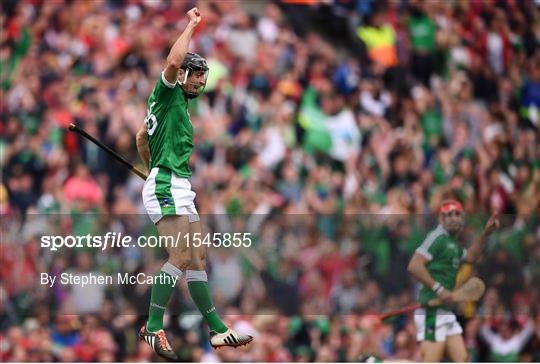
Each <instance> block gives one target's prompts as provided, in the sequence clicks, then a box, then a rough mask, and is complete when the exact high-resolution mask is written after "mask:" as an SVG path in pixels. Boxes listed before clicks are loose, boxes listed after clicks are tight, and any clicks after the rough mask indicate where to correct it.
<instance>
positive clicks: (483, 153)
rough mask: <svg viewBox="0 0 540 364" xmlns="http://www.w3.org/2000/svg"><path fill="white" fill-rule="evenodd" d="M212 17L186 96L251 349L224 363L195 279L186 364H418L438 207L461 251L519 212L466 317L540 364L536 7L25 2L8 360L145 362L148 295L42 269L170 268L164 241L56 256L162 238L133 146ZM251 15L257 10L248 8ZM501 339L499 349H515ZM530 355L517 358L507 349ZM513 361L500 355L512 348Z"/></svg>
mask: <svg viewBox="0 0 540 364" xmlns="http://www.w3.org/2000/svg"><path fill="white" fill-rule="evenodd" d="M194 5H197V6H198V7H199V9H200V11H201V13H202V16H203V21H202V23H201V24H200V25H199V27H198V28H197V30H196V32H195V34H194V37H193V40H192V41H191V50H193V51H196V52H197V53H199V54H201V55H202V56H204V57H206V59H207V61H208V64H209V67H210V74H209V78H208V83H207V86H206V89H205V94H204V95H203V96H202V97H200V98H198V99H196V100H194V101H193V102H191V105H190V107H191V109H190V114H191V118H192V121H193V124H194V128H195V138H196V139H195V145H196V148H195V151H194V153H193V155H192V158H191V167H192V170H193V177H192V180H191V183H192V186H193V189H194V191H195V192H196V193H197V197H196V204H197V207H198V210H199V213H200V214H201V215H202V216H203V221H204V222H205V224H206V227H207V229H208V231H230V232H246V231H249V232H251V233H253V236H254V241H255V244H254V247H253V248H251V249H245V248H244V249H211V251H210V257H209V277H210V278H209V279H210V285H211V287H212V289H213V293H214V297H215V301H216V306H217V308H218V310H219V311H220V312H222V313H223V314H224V317H225V320H226V322H227V323H229V324H231V325H233V326H235V327H236V328H238V329H239V330H241V331H243V332H246V333H252V334H253V335H254V336H255V337H256V340H255V341H254V343H253V344H252V345H251V346H249V347H247V348H242V349H238V350H226V349H224V350H220V351H213V350H211V349H210V347H209V345H208V343H207V332H206V331H205V329H204V327H203V326H202V323H201V320H200V316H199V315H198V314H197V312H196V309H195V306H194V305H193V303H192V302H191V301H190V299H189V295H188V294H187V288H186V286H185V283H182V284H181V285H180V287H179V289H178V291H177V293H176V295H175V297H174V299H173V300H172V302H171V305H170V307H171V315H169V316H167V324H166V329H167V332H168V333H169V335H170V338H171V343H172V345H173V347H175V348H178V350H179V352H180V353H179V354H180V355H181V357H182V358H183V359H184V360H186V361H191V360H194V361H210V362H214V361H313V360H316V361H357V360H358V359H359V358H360V356H361V355H362V354H365V353H373V354H376V355H379V356H381V357H383V358H386V359H413V360H414V359H418V350H417V344H416V342H415V334H414V333H415V329H414V324H413V322H412V317H410V316H409V317H407V316H402V317H398V318H396V319H394V320H393V321H391V322H387V323H381V322H379V321H378V320H377V318H376V316H375V314H376V313H379V312H382V311H384V310H388V309H391V308H399V307H403V306H405V305H408V304H411V303H414V302H415V293H416V290H417V287H416V286H415V284H414V282H412V281H411V279H410V278H409V277H408V275H407V273H406V265H407V262H408V259H409V258H410V256H411V255H412V252H413V251H414V249H415V248H416V247H417V246H418V245H419V244H420V243H421V242H422V240H423V238H424V236H425V234H426V233H427V232H428V231H429V230H430V229H432V228H433V227H434V226H435V225H436V223H437V222H436V219H435V217H434V216H431V215H430V214H431V213H432V212H433V211H435V207H436V206H437V205H438V203H439V202H440V200H441V198H442V196H444V195H445V194H448V193H450V192H451V193H453V194H455V195H456V196H457V197H458V198H460V199H461V200H462V201H463V202H464V206H465V209H466V212H467V219H468V222H469V224H468V226H467V228H466V231H465V232H464V235H463V241H464V242H469V241H470V239H472V238H473V237H474V236H475V235H476V234H478V233H479V232H480V231H481V228H482V224H483V223H484V222H485V220H486V219H487V214H488V213H490V212H493V211H498V212H500V213H501V214H503V227H502V229H501V230H500V231H499V232H498V233H497V234H496V235H495V236H494V237H493V238H492V239H491V240H490V241H489V244H488V248H487V251H486V253H485V255H484V256H483V258H482V259H481V261H480V262H479V264H478V265H477V266H476V267H475V268H474V273H475V274H477V275H479V276H480V277H482V278H483V279H484V280H485V282H486V284H487V287H488V289H487V292H486V294H485V296H484V298H483V299H482V301H481V302H480V303H479V304H478V305H477V306H472V307H471V306H470V305H465V306H464V307H460V308H459V313H460V320H461V321H462V326H463V327H464V332H465V339H466V343H467V347H468V348H469V350H470V354H471V358H472V359H473V360H475V361H487V360H489V361H495V360H499V359H501V358H503V359H505V360H506V361H514V360H533V361H539V360H540V314H539V313H540V306H539V302H540V290H539V288H538V287H540V268H539V267H540V264H539V263H540V227H539V226H540V224H539V220H540V217H539V215H538V211H539V207H540V148H539V147H538V146H539V145H540V133H539V129H540V110H539V108H540V52H539V42H540V21H539V20H540V4H539V3H538V1H532V0H530V1H528V0H523V1H510V0H508V1H480V0H478V1H475V0H471V1H418V0H415V1H413V0H409V1H399V0H395V1H390V0H389V1H374V0H357V1H354V0H349V1H347V0H334V1H318V0H282V1H277V2H262V1H261V2H240V1H236V0H227V1H210V0H209V1H200V2H197V3H196V2H194V1H167V0H123V1H113V0H95V1H68V0H53V1H42V0H25V1H16V0H6V1H2V3H1V4H0V6H1V9H2V11H1V13H0V29H1V32H0V98H1V104H0V111H1V113H0V130H1V135H2V138H1V141H0V159H1V160H0V163H1V165H2V180H1V184H0V212H1V214H2V222H1V223H0V227H1V229H2V230H1V233H2V245H1V249H2V254H1V257H0V279H1V280H0V298H1V300H0V359H1V360H2V361H56V360H58V361H125V360H127V361H149V360H152V359H155V357H153V356H152V352H151V351H150V349H149V347H148V346H147V345H142V344H140V343H138V341H137V337H136V333H137V330H138V328H139V327H140V325H142V323H143V322H144V319H145V317H144V314H145V312H146V311H147V304H148V302H149V294H150V293H149V289H150V287H149V286H147V285H138V286H134V287H114V286H91V287H85V288H84V289H82V288H77V287H76V286H74V287H72V288H71V289H70V288H69V287H59V286H56V287H54V288H47V287H46V286H43V285H41V284H40V283H39V275H40V273H42V272H47V273H49V274H52V275H58V274H59V273H60V272H63V271H71V272H73V273H75V274H79V275H85V274H89V273H95V274H114V273H115V272H117V271H122V272H146V273H148V274H153V273H154V272H156V271H158V269H159V267H160V266H161V264H162V262H163V259H164V258H165V257H164V252H163V251H160V250H158V249H135V248H134V249H122V250H120V249H108V250H106V251H95V250H87V249H65V250H63V251H61V252H56V253H55V252H51V251H49V250H45V249H42V248H40V245H39V236H40V235H41V234H45V233H55V234H74V235H77V234H81V235H84V234H86V233H94V234H98V233H101V234H104V232H105V231H109V230H112V231H124V232H126V233H128V234H133V235H137V234H139V235H140V234H152V233H153V232H152V229H151V226H150V222H149V219H148V218H147V216H146V215H145V211H144V208H143V206H142V201H141V190H142V184H143V181H142V180H141V179H139V177H137V176H135V175H133V174H130V172H129V171H128V170H127V169H125V168H124V167H122V166H121V165H119V164H118V163H117V162H116V161H114V160H112V159H110V157H109V156H108V155H107V154H106V153H105V152H103V151H102V150H100V149H99V148H98V147H96V146H95V145H94V144H92V143H91V142H89V141H87V140H85V139H83V138H80V137H78V136H77V135H76V134H74V133H70V132H68V131H67V130H66V127H67V125H68V124H69V123H72V122H73V123H76V124H77V125H79V126H81V127H82V128H84V129H85V130H86V131H87V132H89V133H90V134H92V135H94V136H96V137H97V138H98V139H100V140H102V141H103V142H105V143H106V144H107V145H110V146H111V147H112V148H113V149H115V150H116V151H118V152H119V153H120V154H122V155H123V156H125V157H126V158H127V159H129V160H130V161H132V162H133V163H134V164H140V163H141V162H140V160H139V158H138V156H137V152H136V148H135V142H134V141H135V138H134V136H135V133H136V131H137V130H138V128H139V127H140V126H141V123H142V122H143V120H144V116H145V115H146V106H147V105H146V100H147V98H148V96H149V94H150V92H151V91H152V88H153V87H154V85H155V82H156V81H157V80H158V77H159V74H160V72H161V71H162V69H163V67H164V60H165V59H166V56H167V54H168V51H169V47H170V46H171V45H172V43H173V42H174V41H175V40H176V38H177V37H178V36H179V34H180V33H181V32H182V30H183V29H184V26H185V24H186V18H185V13H186V11H187V10H189V9H190V8H191V7H192V6H194ZM247 9H249V11H250V12H248V11H247ZM501 348H503V349H501ZM506 348H511V349H508V350H507V349H506ZM501 350H502V352H501Z"/></svg>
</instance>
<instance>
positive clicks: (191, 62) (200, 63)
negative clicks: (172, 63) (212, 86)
mask: <svg viewBox="0 0 540 364" xmlns="http://www.w3.org/2000/svg"><path fill="white" fill-rule="evenodd" d="M180 68H181V69H183V70H184V71H185V75H184V80H183V81H182V82H180V84H181V85H182V89H183V90H184V94H185V95H186V97H187V98H188V99H193V98H195V97H197V96H199V95H200V94H202V92H203V91H204V88H205V86H206V80H207V79H208V70H209V69H208V65H207V64H206V60H205V59H204V58H203V57H201V56H199V55H198V54H196V53H191V52H188V53H186V57H185V58H184V61H183V62H182V66H181V67H180ZM201 71H202V72H204V76H203V78H204V83H203V84H197V85H196V87H195V88H192V87H190V86H191V85H192V83H190V82H189V78H190V76H192V75H193V74H195V72H201Z"/></svg>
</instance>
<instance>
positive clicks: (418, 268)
mask: <svg viewBox="0 0 540 364" xmlns="http://www.w3.org/2000/svg"><path fill="white" fill-rule="evenodd" d="M427 263H428V259H427V258H426V257H425V256H423V255H422V254H420V253H415V254H414V255H413V257H412V259H411V261H410V262H409V265H408V266H407V270H408V271H409V273H411V275H412V276H413V277H414V278H415V279H416V280H418V281H419V282H420V283H422V284H423V285H424V286H426V287H431V288H432V289H434V290H435V291H436V293H437V295H438V296H439V297H440V298H441V299H442V300H443V302H445V303H451V302H452V293H451V292H449V291H447V290H446V289H445V288H444V287H442V286H440V284H439V283H438V282H437V281H436V280H435V279H433V277H432V276H431V275H430V274H429V272H428V270H427V268H426V264H427ZM437 284H438V285H439V286H440V287H437Z"/></svg>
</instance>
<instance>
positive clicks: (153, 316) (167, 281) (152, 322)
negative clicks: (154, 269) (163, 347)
mask: <svg viewBox="0 0 540 364" xmlns="http://www.w3.org/2000/svg"><path fill="white" fill-rule="evenodd" d="M173 280H174V277H173V276H172V275H170V274H169V273H166V272H163V271H160V272H159V273H158V274H156V279H155V281H154V282H155V283H154V285H152V298H151V299H150V309H149V312H148V322H147V323H146V328H147V329H148V331H150V332H157V331H159V330H161V329H162V328H163V315H165V310H166V309H167V304H168V303H169V300H170V298H171V296H172V294H173V292H174V286H175V285H173V284H172V283H171V282H173ZM174 282H176V281H174Z"/></svg>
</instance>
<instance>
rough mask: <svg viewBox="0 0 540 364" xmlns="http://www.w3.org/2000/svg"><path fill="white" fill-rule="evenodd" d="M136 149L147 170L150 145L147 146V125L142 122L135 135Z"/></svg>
mask: <svg viewBox="0 0 540 364" xmlns="http://www.w3.org/2000/svg"><path fill="white" fill-rule="evenodd" d="M135 143H136V145H137V151H138V152H139V156H140V157H141V159H142V161H143V163H144V166H145V167H146V169H147V170H149V169H150V167H149V166H150V147H149V146H148V126H147V125H146V123H143V124H142V126H141V128H140V129H139V131H138V132H137V135H136V136H135Z"/></svg>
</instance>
